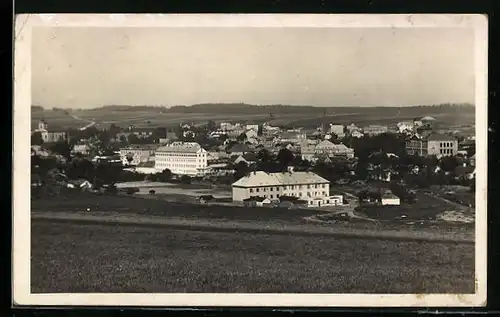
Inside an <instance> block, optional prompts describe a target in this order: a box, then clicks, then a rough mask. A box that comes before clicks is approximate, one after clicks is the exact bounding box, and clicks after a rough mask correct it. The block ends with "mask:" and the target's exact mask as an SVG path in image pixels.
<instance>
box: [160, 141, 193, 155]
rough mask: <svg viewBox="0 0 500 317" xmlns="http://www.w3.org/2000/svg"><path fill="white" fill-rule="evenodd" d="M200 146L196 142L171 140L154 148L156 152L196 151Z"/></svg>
mask: <svg viewBox="0 0 500 317" xmlns="http://www.w3.org/2000/svg"><path fill="white" fill-rule="evenodd" d="M201 149H202V147H201V145H200V144H198V143H196V142H173V143H170V144H167V145H165V146H161V147H159V148H158V149H156V151H157V152H179V153H196V152H198V151H199V150H201Z"/></svg>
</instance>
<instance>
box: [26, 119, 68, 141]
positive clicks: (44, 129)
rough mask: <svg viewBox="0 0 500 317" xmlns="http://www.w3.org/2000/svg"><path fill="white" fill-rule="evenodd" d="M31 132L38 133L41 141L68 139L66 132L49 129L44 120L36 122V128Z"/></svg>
mask: <svg viewBox="0 0 500 317" xmlns="http://www.w3.org/2000/svg"><path fill="white" fill-rule="evenodd" d="M33 133H40V135H41V137H42V140H43V143H56V142H60V141H66V140H68V133H67V132H65V131H56V130H52V131H49V125H48V124H47V122H46V121H45V120H40V121H39V122H38V128H37V129H35V131H33Z"/></svg>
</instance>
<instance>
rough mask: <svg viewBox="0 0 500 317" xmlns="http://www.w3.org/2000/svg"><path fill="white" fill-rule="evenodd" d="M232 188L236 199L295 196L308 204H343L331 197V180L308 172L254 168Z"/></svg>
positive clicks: (273, 198) (276, 198) (313, 205)
mask: <svg viewBox="0 0 500 317" xmlns="http://www.w3.org/2000/svg"><path fill="white" fill-rule="evenodd" d="M232 189H233V201H235V202H243V201H244V200H245V199H248V198H251V197H264V198H269V199H270V200H279V199H280V197H282V196H287V197H297V198H298V199H299V200H302V201H305V202H307V205H308V206H311V207H321V206H328V205H330V206H331V205H338V204H342V201H339V198H338V196H330V182H329V181H328V180H326V179H324V178H322V177H320V176H319V175H317V174H315V173H311V172H293V171H289V172H282V173H266V172H263V171H255V172H252V173H250V174H249V175H247V176H245V177H243V178H241V179H239V180H238V181H236V182H235V183H233V186H232Z"/></svg>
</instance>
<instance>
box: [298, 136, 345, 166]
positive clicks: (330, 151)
mask: <svg viewBox="0 0 500 317" xmlns="http://www.w3.org/2000/svg"><path fill="white" fill-rule="evenodd" d="M300 151H301V155H302V159H303V160H308V161H315V160H316V159H317V158H318V157H324V156H327V157H330V158H331V157H345V158H348V159H352V158H354V150H353V149H351V148H349V147H347V146H345V145H344V144H343V143H340V144H335V143H333V142H331V141H329V140H323V141H320V142H319V143H318V144H316V145H315V146H310V145H303V146H301V149H300Z"/></svg>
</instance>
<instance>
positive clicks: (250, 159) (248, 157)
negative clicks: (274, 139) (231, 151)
mask: <svg viewBox="0 0 500 317" xmlns="http://www.w3.org/2000/svg"><path fill="white" fill-rule="evenodd" d="M240 162H245V163H246V164H247V165H252V164H254V163H256V162H257V155H256V154H254V153H246V154H243V155H239V156H238V157H236V159H235V160H234V161H233V163H234V164H238V163H240Z"/></svg>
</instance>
